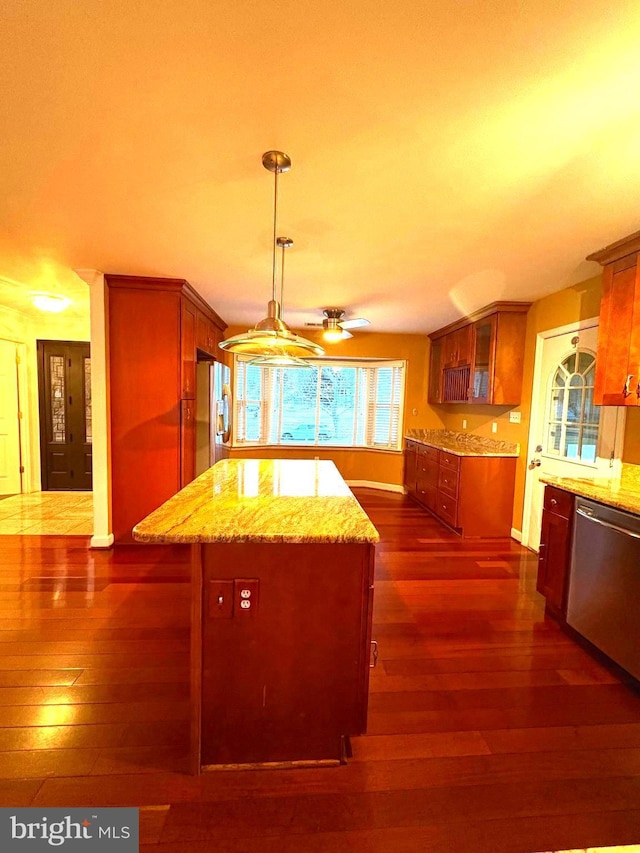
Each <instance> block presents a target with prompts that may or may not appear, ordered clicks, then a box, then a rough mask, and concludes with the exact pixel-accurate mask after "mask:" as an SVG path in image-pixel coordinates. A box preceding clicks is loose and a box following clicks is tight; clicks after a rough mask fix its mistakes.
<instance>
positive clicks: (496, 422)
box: [491, 421, 498, 432]
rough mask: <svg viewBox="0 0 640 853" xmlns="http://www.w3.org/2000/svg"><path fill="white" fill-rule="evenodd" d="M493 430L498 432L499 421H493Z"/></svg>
mask: <svg viewBox="0 0 640 853" xmlns="http://www.w3.org/2000/svg"><path fill="white" fill-rule="evenodd" d="M491 432H498V421H492V423H491Z"/></svg>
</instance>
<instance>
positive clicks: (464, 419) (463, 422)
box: [462, 418, 467, 429]
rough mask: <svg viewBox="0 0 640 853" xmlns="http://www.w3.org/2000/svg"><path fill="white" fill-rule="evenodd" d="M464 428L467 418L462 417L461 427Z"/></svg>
mask: <svg viewBox="0 0 640 853" xmlns="http://www.w3.org/2000/svg"><path fill="white" fill-rule="evenodd" d="M466 428H467V419H466V418H463V419H462V429H466Z"/></svg>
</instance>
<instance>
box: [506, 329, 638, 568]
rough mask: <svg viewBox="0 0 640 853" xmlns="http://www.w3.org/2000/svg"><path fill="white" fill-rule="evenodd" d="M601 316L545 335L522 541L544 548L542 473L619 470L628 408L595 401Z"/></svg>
mask: <svg viewBox="0 0 640 853" xmlns="http://www.w3.org/2000/svg"><path fill="white" fill-rule="evenodd" d="M597 346H598V319H597V318H594V319H593V320H588V321H584V322H583V323H581V324H578V325H576V326H574V327H571V328H562V329H555V330H551V331H549V332H545V333H544V334H543V335H540V336H539V339H538V346H537V349H536V367H535V372H534V385H533V395H532V406H531V425H530V432H529V448H528V457H527V480H526V488H525V506H524V518H523V530H522V542H523V544H524V545H527V546H528V547H529V548H532V549H533V550H534V551H537V550H538V548H539V546H540V530H541V524H542V501H543V493H544V483H541V482H540V477H541V476H542V475H545V474H546V475H551V476H557V477H571V478H583V477H612V476H615V475H618V474H619V471H620V467H619V466H620V455H621V453H622V439H623V436H624V412H623V411H621V410H619V409H618V408H617V407H610V406H605V407H599V406H596V405H594V402H593V395H594V383H595V360H596V357H597Z"/></svg>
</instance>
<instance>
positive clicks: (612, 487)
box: [540, 463, 640, 515]
mask: <svg viewBox="0 0 640 853" xmlns="http://www.w3.org/2000/svg"><path fill="white" fill-rule="evenodd" d="M540 480H541V482H543V483H548V484H549V485H550V486H555V487H556V488H557V489H563V490H564V491H565V492H572V493H573V494H574V495H580V496H581V497H583V498H591V499H592V500H594V501H599V502H600V503H603V504H608V505H609V506H614V507H617V508H618V509H624V510H626V511H627V512H633V513H636V515H640V465H630V464H628V463H626V464H623V465H622V473H621V475H620V477H616V478H614V479H607V478H605V477H593V478H586V477H584V478H583V477H580V478H578V477H576V478H572V477H553V476H550V475H544V474H543V475H541V477H540Z"/></svg>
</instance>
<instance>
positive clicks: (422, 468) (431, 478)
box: [417, 458, 439, 487]
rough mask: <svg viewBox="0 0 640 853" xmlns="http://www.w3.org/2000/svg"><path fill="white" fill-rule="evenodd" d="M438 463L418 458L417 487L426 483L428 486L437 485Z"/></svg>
mask: <svg viewBox="0 0 640 853" xmlns="http://www.w3.org/2000/svg"><path fill="white" fill-rule="evenodd" d="M438 470H439V468H438V463H437V462H434V461H433V459H420V458H418V471H417V477H418V487H420V485H421V484H423V483H428V484H429V485H430V486H437V485H438Z"/></svg>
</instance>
